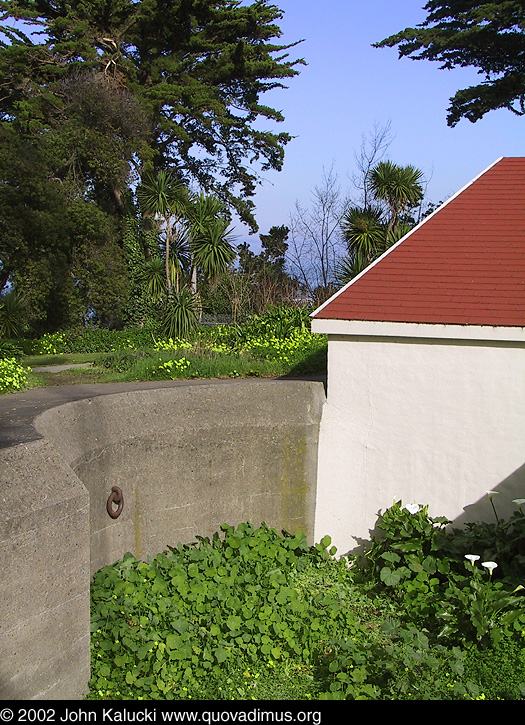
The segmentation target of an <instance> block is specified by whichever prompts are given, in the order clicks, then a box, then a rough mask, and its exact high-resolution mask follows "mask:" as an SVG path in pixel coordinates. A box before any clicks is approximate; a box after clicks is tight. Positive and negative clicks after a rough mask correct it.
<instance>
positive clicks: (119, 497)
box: [106, 486, 124, 519]
mask: <svg viewBox="0 0 525 725" xmlns="http://www.w3.org/2000/svg"><path fill="white" fill-rule="evenodd" d="M114 503H115V504H117V508H116V509H114V508H113V504H114ZM106 508H107V511H108V514H109V515H110V516H111V518H112V519H118V517H119V516H120V514H121V513H122V509H123V508H124V494H123V493H122V489H120V488H119V487H118V486H113V488H112V489H111V493H110V494H109V498H108V502H107V504H106Z"/></svg>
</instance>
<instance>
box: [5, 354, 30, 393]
mask: <svg viewBox="0 0 525 725" xmlns="http://www.w3.org/2000/svg"><path fill="white" fill-rule="evenodd" d="M26 385H27V370H26V369H25V368H24V367H22V365H20V363H19V362H18V361H17V360H16V359H15V358H0V393H15V392H17V391H18V390H23V389H24V388H25V387H26Z"/></svg>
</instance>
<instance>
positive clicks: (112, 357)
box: [21, 338, 326, 388]
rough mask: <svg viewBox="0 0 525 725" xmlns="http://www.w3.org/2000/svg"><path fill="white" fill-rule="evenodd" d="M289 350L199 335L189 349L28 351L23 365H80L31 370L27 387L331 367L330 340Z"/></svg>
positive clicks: (313, 371) (283, 372) (239, 375)
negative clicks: (233, 345) (215, 340)
mask: <svg viewBox="0 0 525 725" xmlns="http://www.w3.org/2000/svg"><path fill="white" fill-rule="evenodd" d="M308 343H310V344H306V345H304V346H302V347H300V346H297V347H296V348H293V349H291V350H290V351H289V350H284V351H283V349H282V348H281V347H280V346H277V347H276V345H275V342H274V343H273V345H272V344H267V345H266V344H264V338H259V340H258V344H257V345H254V344H253V343H252V344H251V345H246V346H245V347H243V346H238V348H237V349H232V348H231V346H226V345H221V346H220V347H214V346H213V345H211V344H207V343H205V342H203V341H202V340H199V339H197V340H196V341H194V342H193V343H192V344H188V346H187V347H185V348H179V349H155V348H153V347H150V348H140V347H139V348H129V349H124V350H115V351H112V352H90V353H80V352H77V353H63V354H43V355H27V356H24V357H23V358H22V359H21V364H22V365H23V366H24V367H26V368H27V367H29V368H35V367H45V366H56V365H81V364H83V363H91V364H90V365H89V367H74V368H70V369H68V370H64V371H60V372H52V371H49V372H47V371H44V372H39V371H32V372H30V373H29V376H28V387H30V388H31V387H33V388H34V387H41V386H45V385H60V384H63V385H69V384H78V383H115V382H131V381H141V380H175V379H198V378H201V379H209V378H249V377H259V378H266V377H270V378H271V377H282V376H303V375H309V374H313V375H323V374H324V373H325V371H326V343H325V342H324V341H323V340H321V341H320V342H319V341H318V340H317V338H315V339H314V343H315V344H311V342H310V341H308Z"/></svg>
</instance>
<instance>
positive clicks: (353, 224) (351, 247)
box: [341, 206, 385, 262]
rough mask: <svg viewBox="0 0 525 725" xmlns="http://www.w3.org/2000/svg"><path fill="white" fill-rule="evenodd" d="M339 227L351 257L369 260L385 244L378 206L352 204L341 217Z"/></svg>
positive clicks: (374, 256) (381, 249) (383, 226)
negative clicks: (363, 206) (361, 206)
mask: <svg viewBox="0 0 525 725" xmlns="http://www.w3.org/2000/svg"><path fill="white" fill-rule="evenodd" d="M341 229H342V232H343V235H344V238H345V241H346V245H347V248H348V252H349V254H350V256H351V257H354V256H357V255H359V256H360V257H361V258H362V259H368V261H369V262H371V261H372V260H373V259H375V258H376V257H377V255H378V253H379V252H381V251H383V250H384V246H385V225H384V223H383V221H382V211H381V209H379V208H378V207H370V206H369V207H365V208H364V209H362V208H360V207H358V206H353V207H351V208H350V209H349V210H348V211H347V212H346V214H345V215H344V217H343V220H342V222H341Z"/></svg>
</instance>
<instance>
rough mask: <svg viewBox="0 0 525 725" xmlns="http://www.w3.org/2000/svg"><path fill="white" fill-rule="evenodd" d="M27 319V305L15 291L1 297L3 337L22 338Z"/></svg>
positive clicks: (0, 317)
mask: <svg viewBox="0 0 525 725" xmlns="http://www.w3.org/2000/svg"><path fill="white" fill-rule="evenodd" d="M26 317H27V308H26V305H25V304H24V301H23V300H22V298H21V297H20V296H19V295H17V293H16V292H15V291H14V290H9V292H6V293H5V294H3V295H1V296H0V336H1V337H21V336H22V333H23V331H24V327H25V319H26Z"/></svg>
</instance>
